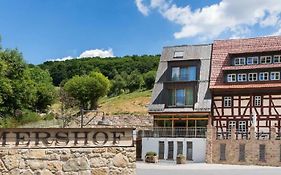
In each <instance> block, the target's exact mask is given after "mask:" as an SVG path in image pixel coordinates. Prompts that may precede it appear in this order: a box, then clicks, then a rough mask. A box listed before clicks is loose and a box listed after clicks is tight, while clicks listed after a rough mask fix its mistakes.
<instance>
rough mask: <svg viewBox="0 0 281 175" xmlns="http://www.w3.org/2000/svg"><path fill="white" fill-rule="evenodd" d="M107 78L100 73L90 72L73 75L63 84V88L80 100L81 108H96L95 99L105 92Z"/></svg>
mask: <svg viewBox="0 0 281 175" xmlns="http://www.w3.org/2000/svg"><path fill="white" fill-rule="evenodd" d="M109 85H110V83H109V80H108V79H107V78H106V77H105V76H104V75H103V74H101V73H98V72H92V73H90V75H82V76H78V75H77V76H74V77H73V78H71V79H70V80H68V81H67V82H66V83H65V85H64V90H65V91H66V92H67V93H69V94H70V95H71V96H72V97H73V98H75V99H77V100H78V101H79V102H80V106H81V107H82V108H86V109H87V108H88V107H89V106H90V109H96V108H97V101H98V99H99V98H100V97H102V96H104V95H106V94H107V92H108V90H109Z"/></svg>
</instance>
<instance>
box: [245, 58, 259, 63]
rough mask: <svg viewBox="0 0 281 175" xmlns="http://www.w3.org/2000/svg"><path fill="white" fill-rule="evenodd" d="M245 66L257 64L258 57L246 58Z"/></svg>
mask: <svg viewBox="0 0 281 175" xmlns="http://www.w3.org/2000/svg"><path fill="white" fill-rule="evenodd" d="M247 64H259V57H248V58H247Z"/></svg>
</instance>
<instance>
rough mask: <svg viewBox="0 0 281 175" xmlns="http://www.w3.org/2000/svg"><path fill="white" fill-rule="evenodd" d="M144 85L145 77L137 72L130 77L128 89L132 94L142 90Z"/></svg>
mask: <svg viewBox="0 0 281 175" xmlns="http://www.w3.org/2000/svg"><path fill="white" fill-rule="evenodd" d="M143 85H144V81H143V77H142V75H141V74H140V72H139V71H137V70H135V71H133V72H132V73H131V74H130V75H129V76H128V82H127V88H128V89H129V91H130V92H133V91H135V90H137V89H140V88H141V87H142V86H143Z"/></svg>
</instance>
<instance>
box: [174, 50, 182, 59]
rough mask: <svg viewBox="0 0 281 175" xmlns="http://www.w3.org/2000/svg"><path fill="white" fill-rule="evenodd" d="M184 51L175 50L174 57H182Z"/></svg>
mask: <svg viewBox="0 0 281 175" xmlns="http://www.w3.org/2000/svg"><path fill="white" fill-rule="evenodd" d="M183 54H184V52H183V51H175V53H174V58H182V57H183Z"/></svg>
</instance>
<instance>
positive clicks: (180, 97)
mask: <svg viewBox="0 0 281 175" xmlns="http://www.w3.org/2000/svg"><path fill="white" fill-rule="evenodd" d="M184 96H185V93H184V89H177V90H176V106H184V105H185V98H184Z"/></svg>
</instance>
